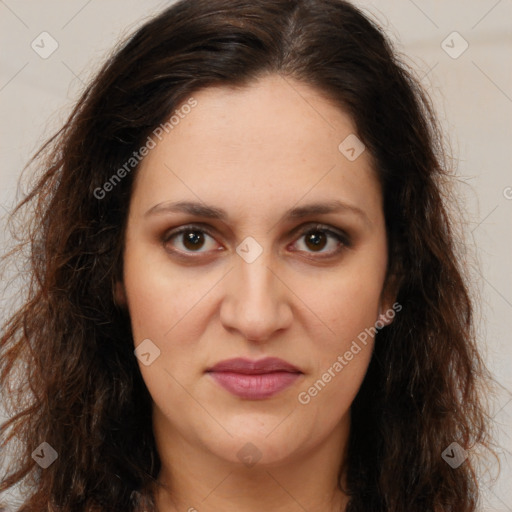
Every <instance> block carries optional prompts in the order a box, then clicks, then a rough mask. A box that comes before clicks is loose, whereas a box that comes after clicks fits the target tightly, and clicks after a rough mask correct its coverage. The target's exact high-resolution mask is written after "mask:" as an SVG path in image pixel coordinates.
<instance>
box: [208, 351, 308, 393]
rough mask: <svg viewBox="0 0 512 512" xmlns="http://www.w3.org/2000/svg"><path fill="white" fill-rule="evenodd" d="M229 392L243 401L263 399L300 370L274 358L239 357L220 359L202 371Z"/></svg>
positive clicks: (298, 376)
mask: <svg viewBox="0 0 512 512" xmlns="http://www.w3.org/2000/svg"><path fill="white" fill-rule="evenodd" d="M206 373H207V374H209V375H210V376H211V377H212V378H213V380H214V381H215V382H216V383H217V384H219V385H220V386H221V387H223V388H224V389H225V390H227V391H229V392H230V393H231V394H233V395H235V396H238V397H240V398H243V399H246V400H263V399H265V398H270V397H272V396H274V395H277V394H278V393H280V392H281V391H283V390H285V389H286V388H288V387H289V386H291V385H292V384H293V383H294V382H296V380H297V379H298V378H300V376H301V375H303V373H302V372H301V371H300V370H299V369H298V368H297V367H295V366H293V365H292V364H290V363H288V362H286V361H283V360H282V359H278V358H275V357H267V358H265V359H260V360H257V361H254V360H250V359H243V358H236V359H229V360H226V361H221V362H220V363H217V364H216V365H214V366H213V367H211V368H208V369H207V370H206Z"/></svg>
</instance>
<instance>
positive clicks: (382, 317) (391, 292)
mask: <svg viewBox="0 0 512 512" xmlns="http://www.w3.org/2000/svg"><path fill="white" fill-rule="evenodd" d="M397 295H398V280H397V279H396V276H395V275H390V276H388V278H387V279H386V282H385V284H384V287H383V289H382V293H381V296H380V300H379V315H378V318H377V322H379V323H380V324H382V326H383V327H384V326H386V325H389V324H391V323H392V322H393V320H394V318H395V316H396V313H397V312H399V311H401V310H402V305H401V304H399V303H398V302H396V297H397Z"/></svg>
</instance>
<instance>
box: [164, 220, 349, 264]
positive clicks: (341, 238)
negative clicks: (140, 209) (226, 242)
mask: <svg viewBox="0 0 512 512" xmlns="http://www.w3.org/2000/svg"><path fill="white" fill-rule="evenodd" d="M188 232H199V233H203V234H207V235H208V236H210V237H211V238H215V237H214V235H213V234H212V233H211V232H210V230H209V229H206V228H205V227H204V226H202V225H198V224H187V225H186V226H182V227H180V228H178V229H176V230H174V231H171V232H168V233H166V234H165V235H164V237H163V240H162V242H163V244H164V246H165V245H166V244H167V243H168V242H169V241H170V240H172V239H173V238H174V237H177V236H179V235H181V234H183V233H188ZM317 232H321V233H324V234H327V235H330V236H331V237H332V238H334V239H335V240H337V241H338V242H339V243H340V246H338V248H337V249H335V250H334V251H330V252H327V253H324V252H318V253H316V254H319V255H321V256H320V258H325V257H332V256H335V255H336V254H338V253H340V252H341V251H342V250H343V249H344V248H347V247H350V246H351V243H350V240H349V237H348V236H347V235H346V234H344V233H343V232H338V231H335V230H333V229H331V228H329V227H328V226H325V225H323V224H314V225H308V227H307V228H304V229H303V230H301V231H300V233H299V239H300V238H301V237H303V236H305V235H307V234H310V233H317ZM171 251H172V252H173V253H177V254H179V255H180V256H182V255H183V256H184V257H185V258H188V257H189V255H190V254H194V253H197V254H205V253H201V252H199V251H181V250H178V251H176V250H174V249H172V250H171ZM297 252H301V251H297ZM308 253H309V254H315V252H314V251H313V252H310V251H308ZM196 257H197V256H192V258H196Z"/></svg>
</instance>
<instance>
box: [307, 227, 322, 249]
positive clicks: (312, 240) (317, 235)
mask: <svg viewBox="0 0 512 512" xmlns="http://www.w3.org/2000/svg"><path fill="white" fill-rule="evenodd" d="M319 238H320V240H319ZM315 239H316V241H315ZM306 240H307V241H306V243H312V244H313V247H314V248H318V247H319V246H320V245H322V242H323V241H325V235H324V234H323V233H320V232H319V231H316V232H313V233H311V234H310V235H309V236H308V237H307V239H306Z"/></svg>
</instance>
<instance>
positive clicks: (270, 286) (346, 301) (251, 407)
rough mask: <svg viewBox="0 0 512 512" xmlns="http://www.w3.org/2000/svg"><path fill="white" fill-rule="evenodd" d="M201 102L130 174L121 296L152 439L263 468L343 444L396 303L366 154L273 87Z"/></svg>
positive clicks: (350, 130) (324, 118) (298, 99)
mask: <svg viewBox="0 0 512 512" xmlns="http://www.w3.org/2000/svg"><path fill="white" fill-rule="evenodd" d="M193 98H194V99H195V101H196V102H197V105H195V103H194V102H193V101H191V102H190V103H189V104H194V105H195V106H194V107H193V108H190V109H189V108H183V109H181V110H180V109H178V110H179V112H180V114H181V115H180V116H179V122H176V119H178V118H174V122H173V124H172V126H173V128H172V129H170V130H168V133H166V132H165V131H163V135H161V134H160V133H159V136H160V138H161V140H158V138H156V137H154V139H155V141H157V145H156V147H155V148H154V149H151V150H150V151H149V154H148V155H147V156H146V157H145V159H144V160H143V161H142V163H141V166H140V168H139V170H138V171H137V179H136V181H135V184H134V190H133V195H132V199H131V204H130V209H129V217H128V224H127V232H126V241H125V242H126V245H125V252H124V280H123V281H124V282H123V283H122V284H120V285H119V287H118V291H117V293H118V297H119V300H121V301H126V304H127V306H128V309H129V313H130V317H131V323H132V328H133V335H134V343H135V347H138V346H139V345H140V344H141V343H142V345H141V346H140V348H139V349H138V352H137V355H138V358H139V366H140V370H141V372H142V376H143V378H144V381H145V383H146V385H147V388H148V390H149V392H150V394H151V396H152V398H153V401H154V412H153V422H154V429H155V435H156V436H157V442H158V443H159V444H160V446H161V447H165V446H167V447H168V448H169V449H172V448H173V447H177V446H181V447H184V446H186V447H187V450H189V452H190V453H192V452H193V451H194V450H195V451H197V450H201V451H203V452H208V453H209V454H210V455H214V456H217V457H219V458H222V459H224V460H225V461H233V462H245V463H249V461H258V463H259V464H270V465H271V464H274V463H275V464H280V463H283V462H287V461H296V460H299V459H300V458H301V457H303V456H304V455H305V454H306V453H308V452H309V453H311V452H312V450H317V449H319V447H320V446H327V445H329V446H331V447H332V446H336V447H338V448H341V447H342V443H343V440H344V439H345V436H346V434H347V432H348V425H349V410H350V405H351V403H352V401H353V400H354V397H355V395H356V393H357V391H358V389H359V387H360V385H361V382H362V380H363V377H364V375H365V372H366V370H367V367H368V363H369V360H370V356H371V351H372V347H373V339H372V336H371V335H369V334H368V332H369V331H368V329H369V328H372V327H374V325H375V323H376V321H377V320H378V319H379V308H380V311H381V312H382V313H384V312H386V310H388V309H389V308H390V301H385V300H384V299H383V297H384V294H383V284H384V279H385V274H386V265H387V246H386V232H385V223H384V217H383V210H382V198H381V191H380V188H379V184H378V181H377V178H376V176H375V173H374V170H373V169H372V167H371V159H370V156H369V154H368V151H365V150H363V147H362V146H361V145H360V142H359V141H358V139H356V138H355V135H354V134H355V126H354V124H353V122H352V121H351V118H350V117H349V116H348V115H347V114H345V113H344V112H342V111H341V110H339V109H338V108H336V107H335V106H333V104H331V103H329V102H328V101H327V100H326V99H325V98H323V97H322V96H321V95H320V94H319V93H318V92H317V91H316V90H315V89H311V88H310V87H308V86H306V85H304V84H301V83H299V82H295V81H292V80H291V79H286V80H285V79H284V78H281V77H279V76H278V75H271V76H267V77H265V78H264V79H262V80H260V81H258V82H254V83H253V84H251V85H250V86H249V87H246V88H242V89H231V88H225V87H218V88H208V89H204V90H201V91H199V92H198V93H196V94H194V95H193ZM168 126H169V125H168ZM347 137H349V138H348V139H347ZM343 141H345V142H343ZM342 142H343V144H342V145H341V149H340V147H339V146H340V144H341V143H342ZM361 150H362V152H361ZM358 153H360V154H359V156H358ZM113 193H115V192H113ZM313 205H315V206H313ZM317 224H320V226H317ZM183 227H186V230H185V231H184V232H183V233H181V234H178V233H177V230H178V229H179V228H183ZM337 234H338V235H339V236H338V237H337ZM381 325H382V324H381ZM365 330H366V331H365ZM358 337H359V338H358ZM363 339H364V340H365V341H364V342H363V341H362V340H363ZM239 358H240V359H242V360H241V361H240V360H239ZM267 358H278V359H279V360H280V361H279V360H275V359H273V360H270V359H269V360H267V361H265V359H267ZM233 359H237V360H238V361H233ZM219 363H222V364H219ZM260 363H261V364H260Z"/></svg>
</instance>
